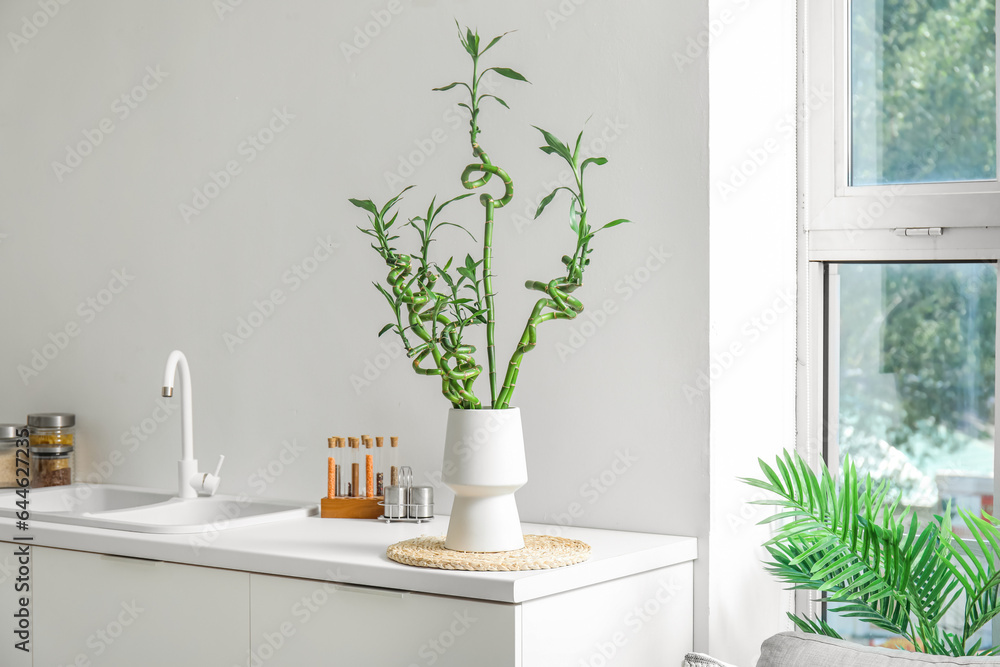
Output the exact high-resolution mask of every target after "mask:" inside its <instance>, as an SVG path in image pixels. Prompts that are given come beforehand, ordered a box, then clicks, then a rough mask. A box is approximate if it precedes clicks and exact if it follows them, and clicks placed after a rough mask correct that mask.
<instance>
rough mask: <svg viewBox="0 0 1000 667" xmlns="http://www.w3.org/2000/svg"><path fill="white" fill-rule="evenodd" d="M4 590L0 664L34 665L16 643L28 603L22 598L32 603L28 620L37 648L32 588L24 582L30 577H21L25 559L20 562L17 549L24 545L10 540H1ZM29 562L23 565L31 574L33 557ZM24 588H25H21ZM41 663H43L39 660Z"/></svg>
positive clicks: (1, 585) (0, 602)
mask: <svg viewBox="0 0 1000 667" xmlns="http://www.w3.org/2000/svg"><path fill="white" fill-rule="evenodd" d="M0 549H2V550H3V551H2V552H0V590H2V591H3V594H2V595H0V618H2V619H4V620H3V624H2V625H0V637H2V638H3V639H2V640H0V665H3V666H4V667H31V654H30V653H25V652H24V651H21V650H18V649H17V647H16V646H15V644H16V643H18V642H20V641H22V640H21V638H19V637H17V636H16V635H15V634H14V632H15V631H16V630H18V624H19V623H20V622H21V620H22V619H23V617H24V613H25V612H24V611H22V610H23V609H25V607H22V606H21V601H22V599H23V601H24V602H27V603H28V606H27V607H26V608H27V610H28V612H27V616H28V618H27V623H28V630H27V632H28V637H29V639H30V640H31V641H30V644H29V646H30V647H31V648H32V649H33V648H34V628H33V627H31V623H32V620H33V619H34V616H33V615H32V613H31V591H30V590H27V591H25V590H23V588H24V584H29V586H30V583H31V582H30V581H27V582H26V581H20V582H19V581H17V578H18V577H19V576H21V577H22V578H24V577H23V575H21V574H19V573H18V570H19V568H20V567H21V565H22V563H20V562H18V559H19V558H20V557H19V556H18V555H17V554H16V553H15V552H16V551H18V550H19V549H20V545H16V544H10V543H0ZM26 560H28V562H27V563H23V565H24V566H25V567H26V568H27V571H26V574H27V575H28V576H30V575H31V561H30V559H26ZM18 588H21V589H22V590H18ZM39 664H41V663H39Z"/></svg>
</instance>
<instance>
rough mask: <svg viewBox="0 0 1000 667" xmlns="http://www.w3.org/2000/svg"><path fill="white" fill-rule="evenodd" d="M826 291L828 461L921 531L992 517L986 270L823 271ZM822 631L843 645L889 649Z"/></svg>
mask: <svg viewBox="0 0 1000 667" xmlns="http://www.w3.org/2000/svg"><path fill="white" fill-rule="evenodd" d="M827 285H828V289H827V292H828V295H829V296H828V299H827V307H828V317H827V320H828V333H827V336H828V342H827V349H828V351H829V352H828V355H829V361H828V369H829V376H828V381H827V387H828V389H827V401H828V406H829V410H828V411H829V415H830V422H831V423H830V427H829V430H828V432H829V438H828V440H827V447H828V451H827V457H828V459H829V460H831V461H837V462H839V463H840V464H841V465H842V464H843V462H844V461H845V458H846V457H848V456H849V457H850V459H851V461H852V462H853V463H854V465H855V466H856V467H857V468H858V471H859V473H860V474H861V475H862V476H865V475H870V476H871V478H872V480H873V481H874V482H876V483H878V482H881V481H883V480H889V481H890V482H891V487H892V488H893V490H894V493H895V494H897V495H896V497H898V498H899V499H900V501H901V504H902V505H903V506H906V507H909V508H912V509H913V510H914V511H915V513H916V515H917V517H918V518H919V520H920V521H921V522H926V521H931V520H933V516H934V515H939V514H942V513H943V512H944V511H945V510H946V509H948V508H951V511H952V518H953V521H954V525H956V526H961V524H962V521H961V520H960V518H959V517H958V512H957V508H958V507H961V508H963V509H966V510H969V511H972V512H975V513H979V512H983V511H985V512H989V513H991V514H992V513H993V495H994V494H993V487H994V475H993V470H994V446H993V443H994V436H995V428H994V425H995V423H996V422H995V397H996V391H995V390H996V377H995V376H996V372H995V371H996V340H997V329H996V313H997V265H996V264H995V263H989V262H936V263H924V262H920V263H882V262H879V263H831V264H829V265H828V266H827ZM969 537H971V536H969ZM828 620H830V622H831V623H832V624H833V626H834V627H835V628H836V629H837V631H838V632H839V633H840V634H841V635H842V636H844V637H845V638H851V639H853V640H855V641H859V642H863V643H867V644H876V645H878V644H883V643H885V642H888V641H891V640H892V638H891V637H889V636H887V635H885V633H880V631H879V630H878V629H877V628H875V627H873V626H870V625H867V624H863V623H857V622H854V621H852V620H851V619H847V618H843V617H832V615H830V614H828ZM956 622H959V623H960V619H959V620H958V621H956ZM949 629H950V630H952V631H958V630H960V629H961V628H960V627H953V628H949ZM989 640H990V636H989V635H987V636H986V637H984V641H985V642H987V643H988V642H989Z"/></svg>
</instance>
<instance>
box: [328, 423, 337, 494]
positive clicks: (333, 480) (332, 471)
mask: <svg viewBox="0 0 1000 667" xmlns="http://www.w3.org/2000/svg"><path fill="white" fill-rule="evenodd" d="M326 444H327V447H330V448H333V447H336V446H337V439H336V438H327V439H326ZM336 495H337V464H336V462H335V461H334V459H333V457H332V456H330V457H328V458H327V461H326V497H327V498H333V497H334V496H336Z"/></svg>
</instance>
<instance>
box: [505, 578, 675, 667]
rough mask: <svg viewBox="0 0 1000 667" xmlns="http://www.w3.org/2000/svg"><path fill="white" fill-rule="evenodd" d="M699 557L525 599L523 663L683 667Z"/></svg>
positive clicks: (542, 666) (537, 665) (537, 666)
mask: <svg viewBox="0 0 1000 667" xmlns="http://www.w3.org/2000/svg"><path fill="white" fill-rule="evenodd" d="M693 577H694V567H693V565H692V563H691V562H687V563H680V564H678V565H673V566H671V567H664V568H660V569H657V570H650V571H649V572H643V573H642V574H634V575H632V576H630V577H623V578H621V579H615V580H613V581H606V582H604V583H600V584H595V585H593V586H587V587H585V588H577V589H574V590H571V591H566V592H565V593H558V594H556V595H549V596H547V597H543V598H538V599H536V600H529V601H528V602H525V603H524V604H522V605H521V607H522V611H521V633H522V642H521V644H522V646H523V652H524V662H523V663H522V667H553V666H554V665H568V666H571V667H602V666H604V665H614V666H615V667H668V666H669V667H677V665H679V664H680V663H681V658H683V656H684V654H685V653H687V652H688V651H690V650H691V643H692V638H693V635H694V627H693V623H694V587H693V582H694V578H693Z"/></svg>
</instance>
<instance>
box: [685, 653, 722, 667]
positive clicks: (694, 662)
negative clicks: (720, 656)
mask: <svg viewBox="0 0 1000 667" xmlns="http://www.w3.org/2000/svg"><path fill="white" fill-rule="evenodd" d="M684 667H733V666H732V665H730V664H729V663H728V662H722V661H721V660H716V659H715V658H713V657H712V656H710V655H705V654H704V653H688V654H687V655H686V656H684Z"/></svg>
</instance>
